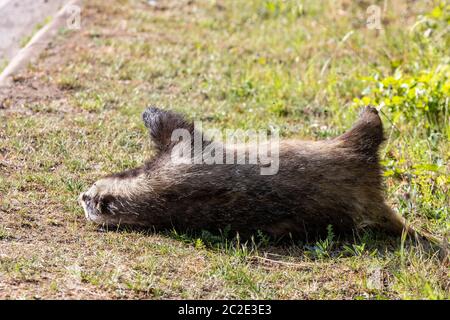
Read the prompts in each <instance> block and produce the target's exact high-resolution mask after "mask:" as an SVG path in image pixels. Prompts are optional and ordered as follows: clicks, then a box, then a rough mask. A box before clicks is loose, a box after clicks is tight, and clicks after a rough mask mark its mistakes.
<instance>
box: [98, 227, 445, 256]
mask: <svg viewBox="0 0 450 320" xmlns="http://www.w3.org/2000/svg"><path fill="white" fill-rule="evenodd" d="M99 230H101V231H103V232H111V231H117V232H124V233H128V232H138V233H140V234H143V235H149V236H150V235H155V234H157V235H162V236H164V237H167V238H170V239H174V240H177V241H180V242H183V243H185V244H187V245H190V246H193V247H194V248H196V249H199V250H200V249H204V250H210V251H214V252H218V253H222V254H227V255H230V256H235V257H238V258H243V259H247V258H252V257H253V258H254V257H257V258H261V259H263V260H266V261H268V262H273V263H278V262H279V263H283V262H284V261H287V260H289V261H292V260H296V261H305V260H308V261H316V260H321V261H322V260H330V259H337V258H348V257H368V256H369V257H378V258H381V257H384V256H386V255H387V254H393V253H394V254H395V253H397V254H400V255H401V254H402V252H404V250H405V248H410V247H417V248H419V249H420V250H421V252H424V253H428V254H429V255H430V256H432V255H435V254H437V253H439V251H440V249H441V248H440V247H438V246H436V245H433V244H431V243H426V244H424V242H423V241H418V239H412V238H406V236H405V237H400V236H392V235H389V234H386V233H384V232H382V231H379V230H370V229H367V230H362V231H353V232H351V233H347V234H339V235H336V234H335V233H334V231H333V228H332V226H331V225H329V226H328V227H327V230H326V236H317V237H315V238H312V239H308V240H306V239H300V238H294V237H291V236H286V237H283V238H277V239H274V238H271V237H270V236H268V235H266V234H263V233H262V232H257V233H255V234H254V235H252V236H250V237H245V238H242V237H241V236H240V235H239V234H238V233H232V232H230V230H220V231H218V232H215V233H214V232H210V231H207V230H202V231H183V232H180V231H177V230H175V229H172V230H152V229H148V228H141V227H129V226H122V227H118V228H115V229H111V228H109V229H108V228H104V227H103V228H100V229H99ZM439 254H440V253H439Z"/></svg>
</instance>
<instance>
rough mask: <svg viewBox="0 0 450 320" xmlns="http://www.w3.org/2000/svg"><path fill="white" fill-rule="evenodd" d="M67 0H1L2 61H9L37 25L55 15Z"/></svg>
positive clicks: (0, 53)
mask: <svg viewBox="0 0 450 320" xmlns="http://www.w3.org/2000/svg"><path fill="white" fill-rule="evenodd" d="M66 2H67V0H0V62H1V61H4V60H6V61H9V60H10V59H11V58H12V57H13V56H14V55H15V54H16V53H17V52H18V51H19V50H20V47H21V42H23V39H26V37H29V36H30V35H32V34H33V31H35V29H36V26H37V25H38V24H39V23H42V22H44V21H45V20H46V18H48V17H51V16H53V15H54V14H55V13H56V12H57V11H58V10H59V9H60V8H61V7H62V6H63V5H64V4H65V3H66Z"/></svg>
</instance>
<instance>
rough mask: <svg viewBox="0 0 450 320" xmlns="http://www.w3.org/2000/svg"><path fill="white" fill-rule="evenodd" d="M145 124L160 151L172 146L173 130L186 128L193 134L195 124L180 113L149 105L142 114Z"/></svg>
mask: <svg viewBox="0 0 450 320" xmlns="http://www.w3.org/2000/svg"><path fill="white" fill-rule="evenodd" d="M142 119H143V120H144V123H145V126H146V127H147V128H148V130H149V133H150V138H151V139H152V141H153V142H154V143H155V145H156V147H157V148H158V150H159V151H164V150H167V149H169V148H170V146H171V144H172V141H171V137H172V132H173V131H174V130H176V129H186V130H188V131H189V132H190V133H191V134H192V133H193V132H194V124H193V123H192V122H189V121H187V120H186V119H185V118H184V117H183V116H181V115H180V114H177V113H174V112H171V111H166V110H161V109H158V108H155V107H148V108H147V109H146V110H145V111H144V113H143V114H142Z"/></svg>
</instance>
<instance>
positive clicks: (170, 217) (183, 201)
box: [80, 107, 405, 238]
mask: <svg viewBox="0 0 450 320" xmlns="http://www.w3.org/2000/svg"><path fill="white" fill-rule="evenodd" d="M143 119H144V122H145V125H146V127H147V128H148V129H149V131H150V136H151V138H152V140H153V142H154V143H155V144H156V147H157V149H158V153H157V155H156V156H155V157H154V159H153V160H151V161H149V162H147V163H145V164H144V165H143V166H142V167H139V168H136V169H132V170H129V171H125V172H121V173H117V174H113V175H110V176H108V177H105V178H103V179H101V180H99V181H97V182H96V183H94V185H93V186H92V187H91V188H90V189H89V190H88V191H87V192H85V193H83V194H81V196H80V202H81V204H82V206H83V208H84V211H85V214H86V218H87V219H88V220H91V221H93V222H95V223H97V224H104V225H109V226H120V225H124V226H142V227H149V228H155V229H168V228H169V229H172V228H175V229H177V230H210V231H218V230H224V229H228V230H231V232H233V233H236V232H239V234H240V235H242V236H244V237H245V236H249V235H251V234H253V233H255V232H257V231H261V232H263V233H265V234H268V235H271V236H273V237H282V236H287V235H291V236H294V237H302V238H304V237H308V238H311V237H316V236H318V235H322V234H323V233H324V232H326V229H327V226H328V225H332V226H333V230H334V231H335V232H337V233H345V232H349V231H350V232H351V231H352V230H355V229H361V228H365V227H373V228H377V229H381V230H385V231H387V232H389V233H392V234H401V232H402V230H403V229H404V228H405V224H404V221H403V219H402V218H401V217H400V216H398V215H397V214H396V213H394V212H393V211H392V210H391V209H390V208H389V207H388V206H387V205H386V204H385V202H384V199H383V192H382V179H381V168H380V165H379V163H378V148H379V146H380V144H381V143H382V141H383V128H382V123H381V120H380V117H379V116H378V112H377V111H376V109H374V108H371V107H366V108H365V109H364V110H363V111H362V112H361V115H360V117H359V120H358V121H357V122H356V123H355V124H354V126H353V128H351V129H350V130H349V131H348V132H346V133H344V134H343V135H341V136H339V137H337V138H334V139H331V140H327V141H299V140H282V141H280V143H279V169H278V172H277V173H276V174H272V175H270V174H268V175H264V174H261V170H260V169H261V165H260V164H258V163H257V164H206V163H202V164H196V163H193V162H194V161H190V163H174V161H172V158H171V154H172V149H173V148H174V147H175V146H177V147H179V145H180V143H181V142H179V141H172V140H173V139H171V138H172V133H173V132H174V130H175V129H185V130H187V131H188V132H189V133H191V134H193V135H195V134H197V135H198V134H200V135H201V133H199V132H195V128H194V125H193V123H191V122H189V121H187V120H185V119H184V118H183V117H182V116H181V115H178V114H175V113H173V112H170V111H163V110H160V109H157V108H148V109H147V110H146V111H145V112H144V114H143ZM185 143H189V144H191V143H192V142H189V141H188V142H185ZM219 144H220V142H212V141H207V142H206V143H205V144H204V146H203V149H202V152H210V151H211V149H209V150H208V146H216V147H217V146H218V145H219ZM220 146H222V147H224V148H225V150H226V152H230V151H231V153H232V154H233V153H236V152H237V149H238V148H239V146H235V147H234V148H235V149H236V150H229V149H227V148H229V146H224V145H222V144H220ZM189 147H190V145H189ZM250 149H251V146H250V148H249V150H250Z"/></svg>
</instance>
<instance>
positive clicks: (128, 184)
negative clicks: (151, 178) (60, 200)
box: [79, 172, 145, 225]
mask: <svg viewBox="0 0 450 320" xmlns="http://www.w3.org/2000/svg"><path fill="white" fill-rule="evenodd" d="M134 173H135V175H131V172H130V176H129V177H124V176H122V177H118V176H116V177H115V176H110V177H106V178H104V179H101V180H99V181H97V182H95V183H94V184H93V185H92V187H91V188H90V189H89V190H88V191H86V192H84V193H82V194H81V195H80V198H79V201H80V204H81V205H82V207H83V209H84V213H85V216H86V219H88V220H90V221H92V222H95V223H97V224H112V225H120V224H136V222H137V220H138V219H136V218H139V211H138V210H137V209H138V208H137V207H136V206H135V204H134V203H135V201H134V198H136V197H139V196H140V193H143V191H144V190H145V186H144V184H143V178H144V174H143V172H134Z"/></svg>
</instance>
